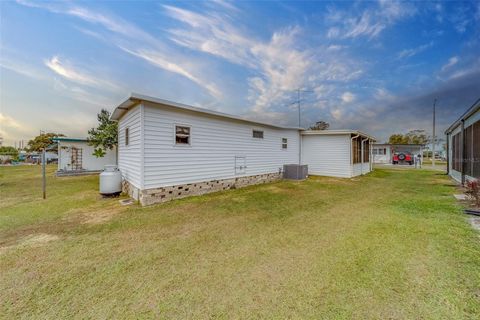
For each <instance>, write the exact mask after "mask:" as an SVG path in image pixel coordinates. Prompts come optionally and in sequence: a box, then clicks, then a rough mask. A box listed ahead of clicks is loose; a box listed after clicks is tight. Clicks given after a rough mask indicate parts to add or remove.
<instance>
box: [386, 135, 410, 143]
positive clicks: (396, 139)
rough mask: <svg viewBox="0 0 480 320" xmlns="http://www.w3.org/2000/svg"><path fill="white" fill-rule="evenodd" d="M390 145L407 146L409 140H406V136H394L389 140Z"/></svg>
mask: <svg viewBox="0 0 480 320" xmlns="http://www.w3.org/2000/svg"><path fill="white" fill-rule="evenodd" d="M388 143H390V144H407V143H408V140H406V138H405V136H404V135H403V134H400V133H396V134H392V135H391V136H390V138H388Z"/></svg>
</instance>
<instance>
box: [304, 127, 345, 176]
mask: <svg viewBox="0 0 480 320" xmlns="http://www.w3.org/2000/svg"><path fill="white" fill-rule="evenodd" d="M302 139H303V142H302V163H303V164H307V165H308V174H311V175H319V176H330V177H344V178H349V177H350V176H351V173H352V170H351V165H350V136H349V135H345V134H343V135H304V136H302Z"/></svg>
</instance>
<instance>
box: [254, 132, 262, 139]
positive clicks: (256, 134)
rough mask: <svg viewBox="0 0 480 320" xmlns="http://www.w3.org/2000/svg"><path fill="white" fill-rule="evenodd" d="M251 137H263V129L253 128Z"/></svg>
mask: <svg viewBox="0 0 480 320" xmlns="http://www.w3.org/2000/svg"><path fill="white" fill-rule="evenodd" d="M253 137H254V138H258V139H263V131H260V130H253Z"/></svg>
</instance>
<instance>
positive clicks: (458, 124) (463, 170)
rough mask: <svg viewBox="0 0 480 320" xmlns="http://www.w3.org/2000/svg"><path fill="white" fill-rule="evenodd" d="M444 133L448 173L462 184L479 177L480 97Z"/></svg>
mask: <svg viewBox="0 0 480 320" xmlns="http://www.w3.org/2000/svg"><path fill="white" fill-rule="evenodd" d="M445 134H446V135H447V159H448V165H447V168H448V169H447V170H448V174H449V175H450V176H451V177H452V178H453V179H455V180H456V181H458V182H460V183H462V184H463V183H465V181H466V180H471V179H478V178H480V99H478V100H477V101H476V102H475V103H474V104H473V105H472V106H471V107H470V108H469V109H468V110H467V111H466V112H465V113H464V114H463V115H462V116H461V117H460V118H459V119H458V120H457V121H455V122H454V123H453V124H452V125H451V126H450V127H449V128H448V129H447V130H446V131H445Z"/></svg>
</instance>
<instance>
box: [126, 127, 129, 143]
mask: <svg viewBox="0 0 480 320" xmlns="http://www.w3.org/2000/svg"><path fill="white" fill-rule="evenodd" d="M128 140H129V136H128V128H125V145H126V146H128Z"/></svg>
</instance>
